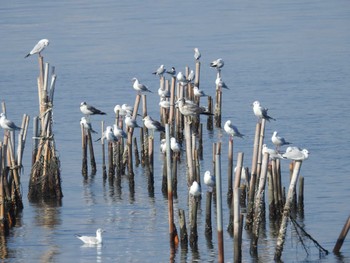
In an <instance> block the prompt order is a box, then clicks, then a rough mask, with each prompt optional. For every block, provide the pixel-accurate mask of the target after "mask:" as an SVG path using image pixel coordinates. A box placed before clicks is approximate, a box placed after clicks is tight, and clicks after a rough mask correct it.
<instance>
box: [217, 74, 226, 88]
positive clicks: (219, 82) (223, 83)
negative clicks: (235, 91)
mask: <svg viewBox="0 0 350 263" xmlns="http://www.w3.org/2000/svg"><path fill="white" fill-rule="evenodd" d="M215 84H216V85H217V86H218V87H219V88H220V89H229V88H228V87H227V85H226V83H225V82H224V81H223V80H222V78H221V77H219V76H218V77H217V78H216V80H215Z"/></svg>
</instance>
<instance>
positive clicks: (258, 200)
mask: <svg viewBox="0 0 350 263" xmlns="http://www.w3.org/2000/svg"><path fill="white" fill-rule="evenodd" d="M268 163H269V153H264V157H263V161H262V168H261V175H260V180H259V187H258V190H257V193H256V197H255V211H254V223H253V237H252V239H251V244H250V252H251V254H252V255H257V253H258V238H259V228H260V223H261V221H262V218H263V216H262V214H263V213H264V205H265V203H264V193H265V185H266V174H267V167H268Z"/></svg>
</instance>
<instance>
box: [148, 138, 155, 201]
mask: <svg viewBox="0 0 350 263" xmlns="http://www.w3.org/2000/svg"><path fill="white" fill-rule="evenodd" d="M153 145H154V138H153V137H151V136H150V137H149V138H148V168H149V169H148V171H149V172H148V192H149V193H150V195H151V196H154V176H153V165H154V162H153V147H154V146H153Z"/></svg>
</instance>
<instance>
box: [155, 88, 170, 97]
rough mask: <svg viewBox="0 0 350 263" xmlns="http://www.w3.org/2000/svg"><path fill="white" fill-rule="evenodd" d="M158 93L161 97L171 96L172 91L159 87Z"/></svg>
mask: <svg viewBox="0 0 350 263" xmlns="http://www.w3.org/2000/svg"><path fill="white" fill-rule="evenodd" d="M158 95H159V97H161V98H170V91H169V90H166V89H165V88H164V87H160V88H159V89H158Z"/></svg>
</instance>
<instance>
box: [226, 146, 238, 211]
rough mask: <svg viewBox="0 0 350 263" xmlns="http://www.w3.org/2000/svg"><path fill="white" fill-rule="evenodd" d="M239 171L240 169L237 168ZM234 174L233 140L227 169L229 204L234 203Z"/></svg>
mask: <svg viewBox="0 0 350 263" xmlns="http://www.w3.org/2000/svg"><path fill="white" fill-rule="evenodd" d="M236 169H238V167H237V168H236ZM232 174H233V139H230V140H229V142H228V168H227V204H228V205H230V204H231V202H232V194H233V188H232Z"/></svg>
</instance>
